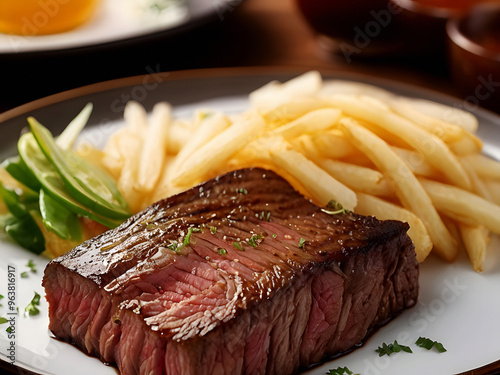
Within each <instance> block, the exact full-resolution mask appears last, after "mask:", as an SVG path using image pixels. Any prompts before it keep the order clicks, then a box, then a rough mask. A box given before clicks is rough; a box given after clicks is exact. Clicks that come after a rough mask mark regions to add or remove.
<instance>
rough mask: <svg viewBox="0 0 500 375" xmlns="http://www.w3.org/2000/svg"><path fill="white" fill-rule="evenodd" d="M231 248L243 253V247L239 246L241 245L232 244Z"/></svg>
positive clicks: (237, 243)
mask: <svg viewBox="0 0 500 375" xmlns="http://www.w3.org/2000/svg"><path fill="white" fill-rule="evenodd" d="M233 247H234V248H235V249H236V250H239V251H243V247H242V246H241V244H240V243H239V242H236V241H235V242H233Z"/></svg>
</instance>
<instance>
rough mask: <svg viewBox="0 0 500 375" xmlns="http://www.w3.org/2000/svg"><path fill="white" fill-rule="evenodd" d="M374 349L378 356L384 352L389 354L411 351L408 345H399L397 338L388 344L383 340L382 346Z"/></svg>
mask: <svg viewBox="0 0 500 375" xmlns="http://www.w3.org/2000/svg"><path fill="white" fill-rule="evenodd" d="M375 351H376V352H377V353H378V356H379V357H382V356H383V355H385V354H387V355H391V354H393V353H399V352H401V351H403V352H406V353H413V351H412V350H411V349H410V347H409V346H405V345H399V344H398V342H397V340H394V343H393V344H389V345H387V344H386V343H385V342H384V343H382V346H379V347H378V348H377V349H376V350H375Z"/></svg>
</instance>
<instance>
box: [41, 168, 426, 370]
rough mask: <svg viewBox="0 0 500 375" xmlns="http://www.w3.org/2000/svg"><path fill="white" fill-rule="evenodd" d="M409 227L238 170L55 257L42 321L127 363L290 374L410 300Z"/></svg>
mask: <svg viewBox="0 0 500 375" xmlns="http://www.w3.org/2000/svg"><path fill="white" fill-rule="evenodd" d="M190 228H191V230H190ZM193 228H196V230H199V231H196V232H195V231H193ZM407 229H408V226H407V224H403V223H400V222H395V221H378V220H376V219H374V218H371V217H362V216H358V215H355V214H352V213H349V214H342V215H328V214H326V213H324V212H322V211H321V210H320V208H318V207H317V206H315V205H313V204H312V203H310V202H309V201H307V200H306V199H304V198H303V197H302V196H301V195H300V194H298V193H297V192H295V191H294V190H293V189H292V188H291V187H290V185H289V184H288V183H287V182H286V181H285V180H283V179H282V178H280V177H279V176H277V175H276V174H274V173H273V172H270V171H264V170H261V169H248V170H242V171H236V172H232V173H230V174H227V175H224V176H222V177H220V178H217V179H214V180H210V181H208V182H206V183H204V184H202V185H200V186H199V187H196V188H193V189H191V190H189V191H186V192H184V193H181V194H179V195H177V196H174V197H171V198H168V199H166V200H163V201H160V202H158V203H156V204H154V205H152V206H151V207H150V208H148V209H146V210H145V211H143V212H141V213H139V214H137V215H135V216H134V217H132V218H130V219H129V220H128V221H126V222H125V223H124V224H122V225H121V226H120V227H118V228H115V229H113V230H110V231H108V232H106V233H104V234H103V235H100V236H98V237H96V238H94V239H92V240H90V241H87V242H85V243H83V244H82V245H80V246H78V247H77V248H75V249H73V250H72V251H71V252H69V253H67V254H65V255H63V256H62V257H59V258H57V259H55V260H53V261H52V262H51V263H50V264H49V265H48V266H47V268H46V270H45V276H44V287H45V289H46V295H47V299H48V301H49V316H50V327H49V328H50V329H51V331H52V332H53V333H54V335H56V336H57V337H59V338H62V339H65V340H68V341H72V342H74V343H75V344H76V345H77V346H78V347H80V348H81V349H82V350H84V351H85V352H87V353H89V354H93V355H96V356H99V357H100V358H101V360H103V361H104V362H109V363H114V362H116V363H117V365H118V368H119V369H120V371H121V372H122V373H123V374H139V373H140V374H149V373H168V374H180V373H182V374H190V373H192V374H194V373H199V372H200V369H203V370H202V372H203V373H211V374H212V373H213V374H215V373H220V374H238V373H246V374H254V373H255V374H258V373H269V374H273V373H277V374H291V373H293V372H295V371H297V369H298V368H299V367H301V366H308V365H311V364H313V363H317V362H319V361H322V360H324V359H325V358H328V357H329V356H333V355H335V354H337V353H339V352H343V351H347V350H349V349H351V348H352V347H353V346H355V345H357V344H359V343H360V342H361V341H362V340H363V339H364V338H365V337H366V336H367V334H369V333H370V331H371V330H373V329H374V328H375V327H377V326H379V325H381V324H384V323H386V322H387V321H388V320H389V319H391V318H392V317H393V316H395V315H396V314H398V313H399V312H400V311H401V310H402V309H404V308H407V307H410V306H412V305H414V304H415V302H416V298H417V295H418V264H417V262H416V259H415V254H414V250H413V245H412V243H411V241H410V239H409V238H408V236H407V235H406V231H407ZM186 237H189V241H185V239H186ZM302 239H303V240H302ZM304 240H305V242H304V243H303V244H302V242H303V241H304ZM184 241H185V246H183V245H182V244H183V243H184ZM173 243H177V244H178V246H177V249H175V247H174V246H172V244H173ZM234 243H238V244H240V246H241V249H240V248H239V246H238V245H234Z"/></svg>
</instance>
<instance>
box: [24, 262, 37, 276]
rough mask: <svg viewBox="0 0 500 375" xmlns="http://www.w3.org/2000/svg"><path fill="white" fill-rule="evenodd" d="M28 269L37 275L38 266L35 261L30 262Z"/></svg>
mask: <svg viewBox="0 0 500 375" xmlns="http://www.w3.org/2000/svg"><path fill="white" fill-rule="evenodd" d="M26 267H28V268H29V269H30V270H31V272H33V273H36V264H35V262H33V259H30V260H28V263H27V264H26Z"/></svg>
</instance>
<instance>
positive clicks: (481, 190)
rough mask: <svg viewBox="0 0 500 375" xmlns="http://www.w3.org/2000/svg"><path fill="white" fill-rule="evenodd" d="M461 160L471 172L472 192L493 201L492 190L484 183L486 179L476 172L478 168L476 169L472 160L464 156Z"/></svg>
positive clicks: (469, 172)
mask: <svg viewBox="0 0 500 375" xmlns="http://www.w3.org/2000/svg"><path fill="white" fill-rule="evenodd" d="M461 162H462V165H463V166H464V168H465V170H466V171H467V173H468V174H469V177H470V180H471V182H472V192H474V193H476V194H477V195H479V196H480V197H483V198H484V199H486V200H488V201H490V202H492V201H493V199H492V196H491V194H490V191H489V190H488V188H487V187H486V185H485V184H484V181H483V180H482V179H481V178H480V177H479V176H478V174H477V173H476V170H475V169H474V166H473V165H472V164H471V163H470V160H469V159H468V158H462V159H461Z"/></svg>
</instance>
